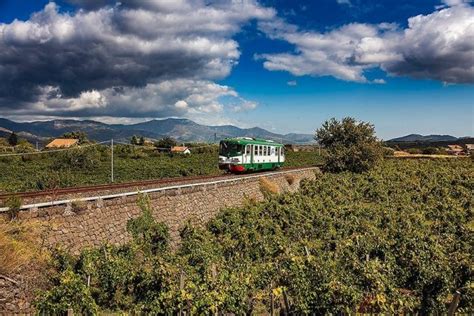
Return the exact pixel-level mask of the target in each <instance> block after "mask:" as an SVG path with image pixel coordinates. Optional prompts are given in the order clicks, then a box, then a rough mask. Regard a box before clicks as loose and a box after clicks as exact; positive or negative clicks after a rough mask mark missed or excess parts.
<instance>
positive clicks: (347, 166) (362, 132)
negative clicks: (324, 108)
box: [315, 117, 383, 173]
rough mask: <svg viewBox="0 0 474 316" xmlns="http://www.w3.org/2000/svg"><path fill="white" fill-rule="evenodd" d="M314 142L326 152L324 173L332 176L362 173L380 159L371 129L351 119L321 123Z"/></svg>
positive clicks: (368, 125)
mask: <svg viewBox="0 0 474 316" xmlns="http://www.w3.org/2000/svg"><path fill="white" fill-rule="evenodd" d="M315 139H316V140H317V141H318V142H319V144H321V145H322V146H324V148H325V149H326V153H327V155H326V163H325V169H326V170H328V171H331V172H341V171H346V170H347V171H352V172H358V173H360V172H364V171H367V170H369V169H371V168H373V167H374V166H375V165H376V163H377V162H378V161H379V160H380V159H381V158H382V154H383V151H382V146H381V144H380V142H379V141H378V140H377V138H376V137H375V129H374V126H373V125H372V124H370V123H366V122H358V121H356V120H355V119H354V118H351V117H345V118H343V119H342V120H341V121H338V120H336V119H335V118H332V119H331V120H329V121H326V122H324V123H323V125H322V127H321V128H319V129H318V130H316V135H315Z"/></svg>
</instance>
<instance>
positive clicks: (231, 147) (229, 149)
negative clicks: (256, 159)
mask: <svg viewBox="0 0 474 316" xmlns="http://www.w3.org/2000/svg"><path fill="white" fill-rule="evenodd" d="M243 149H244V146H243V145H239V144H234V143H228V142H220V144H219V155H221V156H237V155H242V150H243Z"/></svg>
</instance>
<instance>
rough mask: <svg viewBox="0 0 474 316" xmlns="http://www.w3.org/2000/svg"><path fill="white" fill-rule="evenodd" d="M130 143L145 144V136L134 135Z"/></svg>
mask: <svg viewBox="0 0 474 316" xmlns="http://www.w3.org/2000/svg"><path fill="white" fill-rule="evenodd" d="M130 144H132V145H136V146H143V145H144V144H145V138H144V137H143V136H136V135H133V136H132V138H131V139H130Z"/></svg>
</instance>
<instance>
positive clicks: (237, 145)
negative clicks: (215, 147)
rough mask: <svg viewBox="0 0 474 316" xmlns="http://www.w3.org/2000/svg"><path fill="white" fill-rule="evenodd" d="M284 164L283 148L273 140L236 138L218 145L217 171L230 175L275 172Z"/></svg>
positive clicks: (222, 141)
mask: <svg viewBox="0 0 474 316" xmlns="http://www.w3.org/2000/svg"><path fill="white" fill-rule="evenodd" d="M284 163H285V147H284V146H283V144H279V143H277V142H275V141H273V140H266V139H259V138H252V137H236V138H226V139H223V140H221V141H220V143H219V169H221V170H226V171H228V172H231V173H243V172H252V171H260V170H275V169H278V168H281V167H282V166H283V164H284Z"/></svg>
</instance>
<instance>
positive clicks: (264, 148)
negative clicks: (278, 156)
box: [263, 146, 267, 156]
mask: <svg viewBox="0 0 474 316" xmlns="http://www.w3.org/2000/svg"><path fill="white" fill-rule="evenodd" d="M263 155H264V156H266V155H267V146H263Z"/></svg>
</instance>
